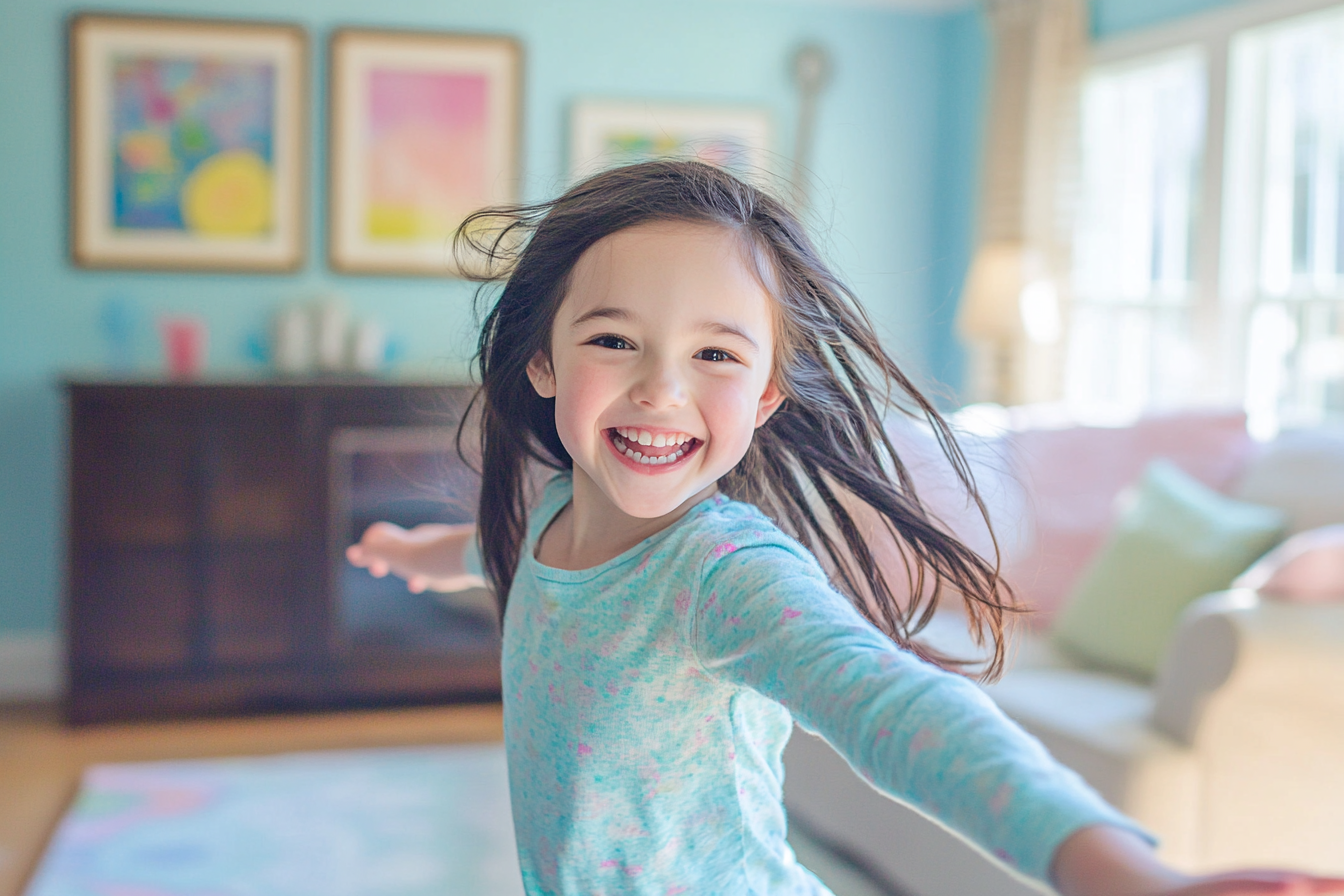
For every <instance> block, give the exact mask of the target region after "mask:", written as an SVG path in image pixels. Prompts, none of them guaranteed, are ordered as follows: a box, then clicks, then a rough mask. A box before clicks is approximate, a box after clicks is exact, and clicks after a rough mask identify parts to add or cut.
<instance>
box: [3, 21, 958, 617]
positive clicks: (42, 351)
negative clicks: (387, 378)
mask: <svg viewBox="0 0 1344 896" xmlns="http://www.w3.org/2000/svg"><path fill="white" fill-rule="evenodd" d="M74 8H76V7H75V6H74V5H72V4H68V3H66V2H61V0H5V2H4V9H3V13H0V202H2V203H3V205H2V206H0V210H2V211H3V214H0V634H3V633H5V632H7V631H8V632H14V631H24V630H29V631H51V630H54V629H55V628H56V626H57V618H58V606H59V594H60V589H61V572H60V568H61V550H62V548H61V534H60V533H61V513H62V511H61V505H62V501H63V497H62V484H61V483H62V470H63V451H64V437H63V409H62V405H61V401H60V393H59V391H58V389H57V388H56V380H57V378H58V377H59V376H60V375H61V374H62V373H63V372H66V371H72V370H93V371H97V370H99V369H101V368H102V367H103V366H104V365H105V363H106V347H105V345H104V343H103V340H102V338H101V336H100V330H99V325H98V317H99V313H100V309H101V308H102V307H103V305H104V303H105V302H107V301H108V300H109V299H112V298H116V299H119V300H121V301H124V302H127V303H129V304H130V305H132V306H133V307H134V308H136V309H138V311H139V314H140V316H141V329H140V334H139V335H140V339H139V347H138V351H137V359H138V363H139V364H140V365H141V366H142V368H144V369H145V370H152V369H155V368H156V367H157V365H158V364H159V354H158V350H157V347H156V343H155V339H154V334H153V332H152V320H153V318H154V317H155V316H157V315H159V314H164V313H188V314H193V315H197V316H199V317H201V318H203V319H204V320H205V322H206V324H207V326H208V328H209V334H210V353H209V364H210V368H211V370H212V371H213V372H215V373H221V374H227V373H230V372H239V371H243V372H245V371H248V370H253V369H259V365H258V362H256V361H254V360H251V359H250V358H249V354H248V350H247V344H248V342H249V339H255V338H256V337H257V336H258V335H259V334H263V333H264V332H265V329H266V325H267V320H268V318H269V315H270V314H271V313H272V311H273V310H274V309H275V307H276V306H277V305H278V304H279V303H281V302H284V301H287V300H291V299H295V298H302V297H305V296H309V295H312V294H314V293H318V292H323V291H334V292H338V293H340V294H342V295H344V296H346V297H347V298H348V300H349V301H350V303H351V304H352V305H353V306H354V309H355V311H356V312H357V313H358V314H360V315H364V316H369V317H374V318H377V319H379V320H381V321H382V322H383V323H384V324H385V325H386V326H387V327H388V328H389V329H390V330H391V332H392V333H393V334H394V335H395V336H396V337H397V338H398V339H399V340H400V341H401V342H402V343H403V344H404V351H405V364H404V368H403V369H404V371H407V372H420V373H427V374H431V375H452V374H455V373H458V372H460V371H461V370H462V369H463V364H464V360H465V358H466V357H467V356H468V355H469V352H470V346H471V343H472V335H473V334H472V326H471V316H470V312H469V298H470V293H469V290H468V288H467V287H466V286H465V285H463V284H460V283H454V282H445V281H438V280H421V279H394V278H354V277H340V276H336V275H333V274H332V273H331V272H330V271H329V270H327V268H326V265H325V262H324V259H323V254H324V246H323V245H322V241H321V231H322V227H321V226H320V224H321V222H322V220H323V212H324V206H325V197H324V195H323V190H322V183H323V180H324V177H323V166H322V158H323V151H322V140H321V139H320V135H321V134H322V132H323V128H324V126H325V122H324V118H323V109H324V102H323V96H322V93H321V90H322V77H321V76H320V75H321V73H322V72H323V71H324V70H325V58H324V53H325V41H326V37H327V35H328V33H329V31H330V29H331V28H332V27H334V26H336V25H343V24H351V25H371V26H380V27H395V28H416V27H420V28H436V29H445V30H477V31H485V32H502V33H508V34H513V35H516V36H517V37H519V38H521V40H522V42H523V44H524V47H525V51H526V64H527V78H526V111H525V150H526V151H525V190H526V194H527V196H528V197H529V198H540V197H544V196H549V195H551V194H552V193H553V192H554V191H555V190H556V189H557V188H558V187H559V186H561V185H562V183H563V164H564V154H563V149H562V147H563V141H564V133H565V127H564V126H565V114H566V109H567V105H568V103H569V102H570V101H571V100H573V99H574V98H576V97H580V96H627V97H648V98H666V99H671V100H682V101H692V102H694V101H713V102H722V101H731V102H741V103H754V104H762V105H764V106H766V107H768V108H769V109H771V110H772V111H773V112H774V113H775V114H776V122H777V124H778V126H779V132H780V140H779V141H778V145H779V147H780V149H782V150H784V149H787V148H788V141H787V137H788V135H789V134H790V132H791V127H792V124H793V115H792V97H793V94H792V89H791V87H790V83H789V80H788V74H787V59H788V56H789V54H790V52H791V51H792V49H793V48H794V47H795V46H796V45H797V44H798V43H800V42H801V41H803V40H819V41H821V42H822V43H824V44H825V45H826V46H828V47H829V48H830V50H831V51H832V53H833V54H834V57H835V61H836V74H835V80H834V83H833V85H832V87H831V88H830V90H829V91H828V92H827V94H826V95H825V97H824V102H823V107H822V113H821V120H820V126H821V130H820V134H819V140H818V146H817V151H816V155H815V169H816V177H817V183H818V189H817V195H818V197H819V200H820V201H819V203H818V208H817V212H816V214H815V220H816V223H817V224H818V226H819V228H820V229H821V231H822V240H823V243H824V245H825V246H826V248H827V250H828V251H829V253H830V254H831V256H832V258H833V259H834V260H835V262H836V263H837V265H838V266H839V267H840V268H841V269H842V270H843V271H844V272H845V273H846V274H847V275H848V276H849V277H850V279H851V281H852V282H853V283H854V284H855V286H856V287H857V288H858V291H859V293H860V295H861V296H862V297H863V299H864V300H865V302H866V303H867V305H868V307H869V309H870V311H871V312H872V314H873V316H874V318H875V319H876V321H877V323H878V325H879V327H881V329H882V330H883V332H884V334H885V335H886V336H887V338H888V340H889V343H890V344H891V345H892V346H893V347H894V348H896V349H897V350H898V351H899V352H901V353H902V354H904V356H905V357H906V358H907V359H908V360H909V362H910V364H911V366H912V367H913V368H914V370H915V372H917V373H919V372H924V371H927V370H928V361H929V358H930V357H931V356H932V355H933V354H937V353H938V352H942V353H943V354H947V350H946V348H945V347H944V348H943V349H939V348H937V346H936V345H935V347H934V348H933V349H929V350H928V351H926V347H927V339H926V336H927V335H928V334H929V332H930V329H931V324H930V320H931V318H930V308H931V307H932V304H931V298H930V297H931V295H934V294H935V293H936V294H937V296H939V297H940V298H938V300H937V301H939V302H942V303H943V305H939V306H938V307H939V308H941V309H942V310H941V311H940V314H942V315H943V317H946V308H945V304H946V300H947V298H948V296H949V295H951V294H952V292H951V291H950V290H951V287H950V286H949V284H952V283H954V282H956V281H957V280H958V279H959V274H957V273H956V269H957V268H958V266H962V265H964V254H965V243H966V239H967V238H966V237H965V235H964V234H963V233H962V231H964V230H965V226H964V225H965V222H966V221H967V220H968V219H969V218H968V215H969V213H968V211H967V210H966V208H965V206H966V205H967V203H968V201H969V200H968V197H969V195H970V194H969V192H968V190H967V188H966V185H965V184H964V183H962V182H961V180H960V178H961V177H962V176H963V174H964V173H965V169H966V168H967V165H966V163H965V160H966V159H967V158H970V156H969V155H968V153H971V152H972V150H970V149H968V148H967V146H966V145H963V143H962V141H964V140H966V139H968V135H969V134H973V133H974V130H975V128H974V123H973V122H972V121H971V119H970V118H968V117H967V114H966V111H965V110H966V108H975V107H976V104H977V103H978V97H977V96H976V95H975V91H974V89H973V87H974V81H975V79H976V78H977V77H978V75H977V74H976V72H978V71H979V69H978V66H980V65H981V61H980V56H981V55H982V52H981V49H980V46H979V44H978V43H977V41H978V38H976V37H975V36H974V27H973V21H972V18H973V17H967V16H960V17H957V20H956V21H955V22H948V21H946V20H945V19H944V18H941V17H936V16H926V15H920V14H913V13H902V12H896V11H890V10H882V9H877V8H873V7H865V6H854V7H847V6H843V5H838V4H834V3H829V2H828V3H817V4H811V3H805V2H801V0H799V2H787V0H773V2H770V0H678V2H676V3H655V2H652V0H565V2H556V0H488V2H482V0H378V2H369V0H230V2H223V0H209V2H201V0H144V2H142V3H139V4H137V6H136V7H135V8H134V11H136V12H141V13H149V14H160V13H161V14H174V15H210V14H213V15H229V16H239V17H249V18H258V19H279V20H286V21H293V22H298V23H300V24H302V25H303V26H305V27H306V28H307V29H308V31H309V34H310V36H311V38H312V45H311V46H312V52H313V59H312V72H313V73H314V75H315V78H314V96H313V100H314V102H313V104H312V109H313V111H312V114H311V117H310V126H311V131H312V133H313V134H314V135H316V136H317V138H318V139H315V140H314V146H313V151H312V156H311V170H310V172H309V186H310V195H311V210H310V214H309V218H308V220H309V224H310V232H311V234H312V235H311V237H310V245H309V250H308V261H307V263H306V264H305V265H304V267H303V269H302V270H301V271H300V272H298V273H297V274H294V275H292V276H258V275H231V276H220V275H195V274H165V273H117V272H108V271H89V270H81V269H77V268H73V267H72V266H70V264H69V263H68V262H67V251H66V238H65V211H64V210H65V207H66V201H67V200H66V195H65V167H64V152H65V118H64V115H65V112H64V109H65V107H64V102H63V100H64V85H63V58H64V30H63V29H64V24H65V19H66V16H67V15H68V14H69V12H70V11H71V10H72V9H74ZM77 8H80V9H112V10H118V11H124V10H125V7H124V6H123V5H121V4H117V3H107V2H99V0H89V2H81V3H80V4H79V5H78V7H77ZM959 58H960V59H961V60H962V63H965V64H964V65H963V64H961V63H958V62H957V60H958V59H959ZM949 72H953V73H954V77H953V78H952V80H951V81H950V82H949V81H948V78H947V75H948V73H949ZM949 103H951V104H953V105H958V104H960V106H961V107H962V108H959V109H956V110H953V111H951V112H949V111H947V105H948V104H949ZM940 140H954V141H956V142H957V143H958V145H957V146H956V147H955V148H954V152H953V158H954V159H956V160H958V161H957V164H955V165H953V164H949V163H947V162H946V161H940V160H942V159H944V154H943V153H942V152H940V146H939V142H940ZM945 182H951V185H950V187H949V186H948V183H945ZM944 242H947V243H951V244H954V245H953V248H952V249H945V248H943V247H942V246H941V245H940V244H941V243H944ZM940 319H941V318H940ZM935 329H936V328H935ZM945 330H946V328H945V327H944V328H943V329H942V330H938V331H937V332H939V333H940V334H941V335H940V336H939V338H940V339H944V340H946V333H945V332H944V331H945Z"/></svg>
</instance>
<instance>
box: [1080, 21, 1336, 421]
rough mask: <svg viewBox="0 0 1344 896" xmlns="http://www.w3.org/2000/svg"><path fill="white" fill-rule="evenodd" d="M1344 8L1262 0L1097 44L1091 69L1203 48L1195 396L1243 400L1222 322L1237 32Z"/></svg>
mask: <svg viewBox="0 0 1344 896" xmlns="http://www.w3.org/2000/svg"><path fill="white" fill-rule="evenodd" d="M1341 6H1344V0H1258V2H1249V3H1244V4H1239V5H1236V6H1231V7H1226V8H1222V9H1216V10H1212V11H1209V12H1204V13H1197V14H1194V15H1191V16H1188V17H1185V18H1182V19H1180V20H1177V21H1175V22H1170V23H1167V24H1163V25H1157V26H1154V27H1152V28H1146V29H1142V30H1139V31H1133V32H1126V33H1124V34H1120V35H1116V36H1114V37H1109V38H1105V39H1103V40H1100V41H1097V42H1095V43H1093V44H1092V46H1091V48H1090V51H1089V54H1088V59H1087V68H1088V70H1092V69H1095V68H1099V67H1115V66H1123V65H1125V64H1126V63H1130V62H1138V61H1139V60H1140V59H1142V58H1143V57H1149V56H1154V55H1157V54H1160V53H1163V52H1170V51H1175V50H1179V49H1180V48H1183V47H1198V48H1200V49H1201V50H1202V51H1203V55H1204V61H1205V66H1206V76H1207V79H1208V82H1207V84H1206V86H1205V103H1206V107H1205V113H1204V129H1205V131H1204V154H1203V159H1202V164H1201V169H1200V178H1199V187H1198V189H1199V194H1198V198H1197V200H1196V206H1195V207H1196V212H1195V214H1196V220H1197V221H1198V222H1199V224H1198V226H1197V227H1196V229H1195V234H1194V244H1193V248H1192V263H1191V274H1192V277H1191V286H1192V295H1191V301H1190V305H1189V314H1190V332H1191V337H1192V340H1193V342H1194V348H1195V351H1196V353H1197V355H1198V357H1199V361H1200V364H1199V370H1201V371H1202V372H1203V375H1202V377H1201V378H1200V380H1199V381H1198V383H1197V384H1196V385H1195V390H1194V393H1193V394H1192V395H1191V396H1190V399H1191V400H1192V401H1195V402H1202V403H1220V404H1240V403H1241V402H1242V400H1243V395H1242V393H1243V391H1244V390H1243V389H1242V384H1241V377H1242V375H1243V372H1244V370H1243V359H1242V358H1241V353H1240V352H1239V351H1238V350H1237V349H1236V347H1235V346H1234V345H1232V344H1231V342H1232V341H1233V340H1234V339H1235V335H1234V332H1235V331H1236V328H1235V327H1230V326H1228V322H1227V321H1225V320H1224V312H1225V310H1226V309H1225V303H1224V302H1223V300H1222V294H1223V259H1222V246H1223V238H1224V233H1223V230H1224V222H1223V189H1224V176H1225V165H1226V156H1227V123H1228V122H1227V115H1228V67H1229V58H1230V52H1231V46H1232V40H1233V38H1234V36H1235V35H1236V34H1237V33H1238V32H1241V31H1243V30H1245V29H1248V28H1256V27H1260V26H1264V25H1273V24H1275V23H1277V22H1280V21H1282V20H1285V19H1291V18H1294V17H1297V16H1300V15H1307V14H1310V13H1313V12H1321V11H1325V10H1329V9H1332V8H1337V7H1341Z"/></svg>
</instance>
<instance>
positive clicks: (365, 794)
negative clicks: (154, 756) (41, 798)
mask: <svg viewBox="0 0 1344 896" xmlns="http://www.w3.org/2000/svg"><path fill="white" fill-rule="evenodd" d="M522 892H523V888H522V882H521V880H520V879H519V875H518V860H517V854H516V851H515V849H514V840H513V822H512V820H511V818H510V815H509V802H508V779H507V776H506V773H505V767H504V751H503V750H502V749H500V748H499V747H497V746H488V747H444V748H433V749H397V750H367V751H341V752H335V751H333V752H323V753H299V754H287V755H283V756H269V757H256V758H245V759H222V760H208V761H191V762H154V763H135V764H126V765H105V766H95V767H93V768H91V769H89V770H88V771H87V772H86V773H85V775H84V780H83V783H82V786H81V788H80V793H79V796H78V797H77V799H76V802H75V804H74V806H73V807H72V808H71V810H70V812H69V813H68V814H67V815H66V817H65V819H64V820H63V821H62V822H61V825H60V827H59V828H58V829H57V832H56V835H55V837H54V838H53V839H52V842H51V845H50V846H49V847H48V849H47V853H46V855H45V857H44V858H43V860H42V864H41V866H40V867H39V869H38V871H37V874H36V876H35V877H34V879H33V882H32V885H31V886H30V887H29V889H28V896H372V894H378V896H422V894H423V896H446V894H457V893H461V894H480V896H521V894H522Z"/></svg>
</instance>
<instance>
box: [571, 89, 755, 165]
mask: <svg viewBox="0 0 1344 896" xmlns="http://www.w3.org/2000/svg"><path fill="white" fill-rule="evenodd" d="M569 138H570V140H569V171H570V177H571V179H573V180H579V179H581V178H584V177H587V176H588V175H590V174H595V173H597V172H598V171H601V170H603V169H605V168H611V167H615V166H618V165H627V164H631V163H633V162H640V161H645V160H648V159H656V158H693V159H700V160H701V161H705V162H709V163H711V164H715V165H720V166H722V167H724V168H726V169H728V170H729V171H731V172H733V173H734V174H736V175H739V176H741V177H744V178H746V179H748V180H751V181H753V182H760V181H767V180H769V178H770V176H771V175H772V174H774V173H775V172H773V167H774V165H773V164H772V163H773V162H774V161H775V160H774V156H773V139H774V133H773V127H772V124H771V118H770V113H769V111H767V110H766V109H763V108H760V107H757V106H718V105H687V104H678V103H652V102H642V101H638V100H602V99H584V100H580V101H578V102H576V103H575V104H574V106H573V108H572V109H571V111H570V119H569Z"/></svg>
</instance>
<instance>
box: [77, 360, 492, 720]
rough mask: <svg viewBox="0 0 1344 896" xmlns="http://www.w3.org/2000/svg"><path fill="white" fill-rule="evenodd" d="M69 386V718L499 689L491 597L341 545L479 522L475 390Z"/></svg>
mask: <svg viewBox="0 0 1344 896" xmlns="http://www.w3.org/2000/svg"><path fill="white" fill-rule="evenodd" d="M65 385H66V394H67V399H68V411H69V456H68V464H69V466H68V497H69V509H68V518H67V562H68V570H67V599H66V605H65V624H66V636H67V638H66V640H67V664H68V692H67V702H66V707H67V717H68V718H69V719H70V721H72V722H75V723H85V722H98V721H109V720H116V719H130V718H142V717H167V716H174V715H200V714H210V713H239V712H270V711H279V710H289V709H310V708H311V709H316V708H324V707H335V706H370V705H385V704H394V703H425V702H437V701H453V700H478V699H497V698H498V695H499V639H498V633H497V627H496V625H495V623H494V620H493V618H491V614H490V612H489V610H488V607H483V602H482V601H481V600H476V601H475V602H474V603H473V602H472V601H470V600H468V601H465V602H463V601H461V600H458V601H457V602H456V603H454V602H453V601H452V600H446V599H443V598H441V597H438V596H434V595H421V596H415V595H410V594H409V593H407V592H406V591H405V589H404V587H402V586H401V585H400V583H397V582H393V581H391V580H382V581H379V580H374V579H372V577H370V576H368V574H367V573H365V572H363V571H361V570H355V569H353V568H351V567H349V566H348V564H346V563H345V561H344V558H343V554H342V552H343V549H344V546H345V544H346V543H348V541H349V540H350V538H352V537H353V536H354V535H356V534H357V533H358V532H359V531H362V527H363V526H364V525H367V523H368V522H369V521H371V520H372V519H375V518H379V517H394V518H395V517H396V516H397V515H398V514H400V515H401V516H403V517H405V519H404V522H405V523H407V524H409V523H412V522H415V521H417V520H427V519H435V518H437V519H443V520H445V521H460V520H464V519H471V518H472V515H473V514H474V502H475V495H476V489H477V487H478V486H477V481H476V480H475V474H474V473H471V472H470V471H469V469H468V468H467V467H465V466H464V465H462V464H461V463H460V461H458V460H457V458H456V455H455V452H453V448H452V444H451V436H450V434H451V432H452V431H453V429H454V428H455V427H456V425H457V422H458V419H459V418H460V415H461V414H462V413H463V411H464V408H465V407H466V403H467V401H468V399H469V398H470V394H471V390H470V388H469V387H463V386H448V385H439V384H432V383H428V384H404V383H390V382H383V381H348V382H347V381H293V382H287V381H258V382H248V381H239V382H231V383H229V382H221V383H176V382H169V381H147V382H121V383H118V382H98V381H91V380H90V381H80V380H71V381H68V382H67V383H66V384H65ZM380 452H381V453H380ZM396 488H400V489H401V491H400V493H398V494H391V493H390V492H389V489H392V490H393V491H395V489H396ZM397 521H398V522H403V520H397Z"/></svg>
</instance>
